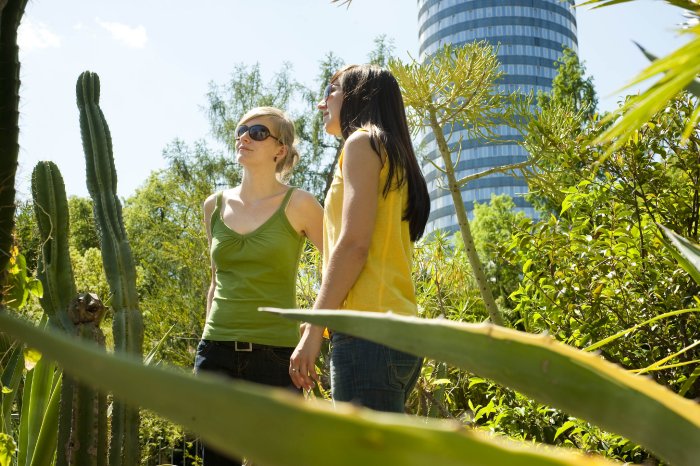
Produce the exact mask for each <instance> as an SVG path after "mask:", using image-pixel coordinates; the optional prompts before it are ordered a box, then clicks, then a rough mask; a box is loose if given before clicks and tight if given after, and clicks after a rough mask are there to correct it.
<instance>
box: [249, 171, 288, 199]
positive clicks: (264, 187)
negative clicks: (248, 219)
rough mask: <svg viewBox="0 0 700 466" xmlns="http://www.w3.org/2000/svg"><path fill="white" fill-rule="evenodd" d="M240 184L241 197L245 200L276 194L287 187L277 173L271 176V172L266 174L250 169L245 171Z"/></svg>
mask: <svg viewBox="0 0 700 466" xmlns="http://www.w3.org/2000/svg"><path fill="white" fill-rule="evenodd" d="M240 186H241V189H240V197H241V200H242V201H244V202H245V201H257V200H260V199H265V198H268V197H271V196H275V195H277V194H279V193H280V191H282V190H283V189H284V188H285V185H284V184H283V183H281V182H280V181H279V179H277V176H275V175H272V176H270V174H269V173H266V174H264V175H263V174H257V173H252V172H250V171H248V170H244V171H243V179H242V180H241V185H240Z"/></svg>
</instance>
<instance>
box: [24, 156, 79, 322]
mask: <svg viewBox="0 0 700 466" xmlns="http://www.w3.org/2000/svg"><path fill="white" fill-rule="evenodd" d="M32 197H33V199H34V214H35V216H36V222H37V226H38V228H39V235H40V237H41V254H40V255H39V264H38V269H37V278H39V280H40V281H41V283H42V285H43V286H44V295H43V296H42V297H41V300H40V302H41V307H42V308H43V309H44V312H46V315H47V316H48V318H49V323H50V324H52V325H54V326H56V327H59V328H61V329H62V330H64V331H66V332H71V331H72V329H73V323H72V322H71V320H70V318H69V316H68V313H67V311H68V305H69V304H70V302H71V300H72V299H73V298H74V297H75V295H76V289H75V280H74V279H73V267H72V266H71V262H70V253H69V248H68V201H67V200H66V188H65V185H64V183H63V177H62V176H61V172H60V171H59V170H58V167H57V166H56V164H55V163H53V162H39V163H38V164H37V165H36V167H34V171H33V172H32Z"/></svg>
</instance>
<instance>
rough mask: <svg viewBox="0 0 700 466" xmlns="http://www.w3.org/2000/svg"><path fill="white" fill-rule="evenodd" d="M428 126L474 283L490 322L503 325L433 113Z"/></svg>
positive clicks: (446, 148) (443, 137)
mask: <svg viewBox="0 0 700 466" xmlns="http://www.w3.org/2000/svg"><path fill="white" fill-rule="evenodd" d="M430 127H431V129H432V130H433V134H434V135H435V141H436V142H437V145H438V150H439V151H440V155H441V156H442V160H443V161H444V162H445V175H447V182H448V185H449V189H450V194H451V195H452V202H453V203H454V206H455V212H456V214H457V222H458V224H459V231H460V232H461V234H462V241H464V250H465V251H466V253H467V258H469V265H471V268H472V272H473V273H474V278H475V279H476V283H477V285H478V287H479V293H480V294H481V299H483V300H484V305H485V306H486V310H487V311H488V313H489V317H490V318H491V322H493V323H494V324H496V325H501V326H503V316H502V315H501V311H499V310H498V306H497V305H496V300H495V299H494V298H493V293H491V288H490V287H489V284H488V280H487V279H486V274H485V273H484V268H483V266H482V265H481V260H480V259H479V255H478V254H477V253H476V247H475V246H474V239H473V238H472V232H471V229H470V228H469V218H468V217H467V211H466V209H465V208H464V201H463V200H462V191H461V189H460V184H459V182H458V181H457V178H456V177H455V167H454V164H453V163H452V155H451V153H450V149H449V147H448V146H447V141H446V140H445V135H444V133H443V132H442V127H441V126H440V125H439V124H438V122H437V118H436V117H435V115H431V120H430Z"/></svg>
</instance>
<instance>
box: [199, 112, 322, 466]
mask: <svg viewBox="0 0 700 466" xmlns="http://www.w3.org/2000/svg"><path fill="white" fill-rule="evenodd" d="M235 137H236V158H237V161H238V163H239V164H240V165H241V167H242V169H243V170H242V171H243V178H242V180H241V184H240V185H239V186H236V187H234V188H231V189H226V190H223V191H219V192H217V193H214V194H212V195H211V196H209V197H208V198H207V200H206V201H204V223H205V226H206V230H207V235H208V238H209V247H210V253H211V269H212V278H211V286H210V288H209V293H208V295H207V309H206V311H207V314H206V322H205V325H204V332H203V335H202V340H201V341H200V342H199V346H198V347H197V356H196V359H195V372H196V373H202V372H210V373H211V372H213V373H218V374H222V375H225V376H227V377H231V378H235V379H241V380H247V381H250V382H257V383H261V384H265V385H271V386H279V387H290V388H291V389H294V387H293V386H292V384H291V383H290V381H289V375H288V368H289V358H290V356H291V354H292V351H293V350H294V347H295V346H296V344H297V343H298V342H299V325H298V323H297V322H294V321H291V320H287V319H284V318H282V317H280V316H276V315H274V314H270V313H267V312H259V311H258V307H260V306H270V307H281V308H294V307H296V279H297V268H298V263H299V257H300V254H301V252H302V249H303V244H304V238H308V239H309V240H310V241H311V242H312V243H313V244H314V245H316V247H318V248H319V249H321V245H322V228H321V223H322V216H323V210H322V209H321V206H320V204H319V203H318V201H316V199H315V198H314V197H313V196H312V195H311V194H309V193H308V192H306V191H302V190H299V189H295V188H293V187H291V186H288V185H287V184H286V183H285V182H284V181H285V179H286V178H287V175H289V174H290V173H291V170H292V168H293V167H294V165H295V164H296V163H297V161H298V159H299V154H298V153H297V150H296V148H295V147H294V139H295V132H294V122H293V121H291V120H290V119H289V118H288V117H287V116H286V115H285V114H284V113H283V112H282V111H281V110H278V109H276V108H273V107H257V108H254V109H252V110H250V111H249V112H248V113H246V114H245V115H244V116H243V118H241V121H240V122H239V124H238V126H237V127H236V133H235ZM204 414H205V415H209V416H217V415H218V413H204ZM203 456H204V458H203V459H204V465H205V466H219V465H240V464H241V461H240V460H237V459H230V458H226V457H225V456H224V455H221V454H220V453H218V452H216V451H214V450H212V449H211V448H208V447H207V446H206V445H205V447H204V455H203Z"/></svg>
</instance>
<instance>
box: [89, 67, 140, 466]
mask: <svg viewBox="0 0 700 466" xmlns="http://www.w3.org/2000/svg"><path fill="white" fill-rule="evenodd" d="M76 92H77V103H78V109H79V110H80V132H81V135H82V139H83V150H84V152H85V162H86V172H87V187H88V191H89V192H90V196H91V197H92V199H93V202H94V212H95V221H96V223H97V227H98V230H99V232H100V244H101V249H102V262H103V264H104V270H105V275H106V276H107V282H108V283H109V286H110V290H111V291H112V299H111V306H112V309H113V310H114V324H113V332H114V347H115V350H116V351H121V352H126V353H130V354H132V355H135V356H137V357H138V358H142V357H143V356H142V352H143V349H142V347H143V319H142V316H141V312H140V310H139V307H138V298H137V295H136V267H135V265H134V260H133V257H132V255H131V249H130V247H129V242H128V240H127V238H126V231H125V229H124V222H123V219H122V211H121V203H120V202H119V198H118V197H117V172H116V170H115V168H114V158H113V156H112V138H111V135H110V132H109V127H108V126H107V121H106V120H105V117H104V115H103V113H102V109H101V108H100V106H99V101H100V78H99V77H98V76H97V74H95V73H92V72H89V71H86V72H84V73H82V74H81V75H80V76H79V77H78V82H77V86H76ZM138 427H139V414H138V408H136V407H128V406H126V405H125V404H124V403H122V402H121V401H115V403H114V406H113V410H112V430H111V436H112V437H111V441H110V452H109V464H110V465H111V466H118V465H122V464H123V465H134V464H138V463H139V436H138Z"/></svg>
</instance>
